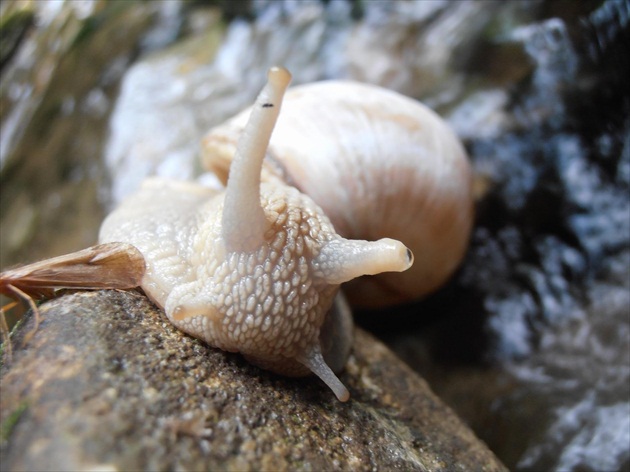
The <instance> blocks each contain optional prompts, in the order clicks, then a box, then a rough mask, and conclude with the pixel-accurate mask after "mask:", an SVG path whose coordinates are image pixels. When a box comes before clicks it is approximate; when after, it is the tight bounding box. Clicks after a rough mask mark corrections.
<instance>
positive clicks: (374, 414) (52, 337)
mask: <svg viewBox="0 0 630 472" xmlns="http://www.w3.org/2000/svg"><path fill="white" fill-rule="evenodd" d="M40 310H41V316H42V323H41V325H40V327H39V329H38V331H37V332H36V333H35V335H34V336H33V337H32V339H31V340H30V341H29V342H28V343H27V344H26V346H23V338H24V334H25V333H26V332H28V331H29V329H30V327H31V325H32V317H30V316H29V317H27V319H28V320H29V321H28V322H26V323H23V324H22V325H21V326H20V327H18V328H17V329H16V331H15V333H14V335H13V343H14V348H15V349H14V356H13V361H12V363H11V364H10V365H6V366H3V375H2V379H1V384H0V386H1V388H2V400H1V406H2V434H3V437H2V446H1V449H0V453H1V459H2V469H3V470H79V469H81V470H96V469H99V470H141V469H144V470H216V469H226V470H393V469H401V470H432V471H435V470H440V471H442V470H444V471H451V470H453V471H455V470H487V471H498V470H505V468H504V466H503V465H501V464H500V462H499V461H498V460H497V459H496V458H495V456H494V455H493V454H492V453H491V452H490V451H489V450H488V449H487V448H486V446H485V445H484V444H483V443H482V442H481V441H479V440H478V439H477V438H476V437H475V436H474V434H473V433H472V432H471V431H470V430H469V429H468V427H466V426H465V425H464V424H463V423H462V422H461V421H460V420H459V419H458V418H457V417H456V416H455V414H454V413H453V412H452V411H451V410H450V409H449V408H448V407H447V406H445V405H444V404H443V403H442V402H441V401H440V400H439V399H438V398H437V397H436V396H435V395H434V394H433V393H432V392H431V390H430V389H429V387H428V385H427V384H426V382H425V381H424V380H422V379H421V378H420V377H418V376H417V374H415V373H414V372H413V371H412V370H411V369H409V368H408V367H407V366H406V365H404V364H403V363H402V362H401V361H400V360H398V358H396V357H395V356H394V355H393V354H392V353H391V352H390V351H389V350H388V349H387V348H386V347H385V346H384V345H383V344H381V343H380V342H379V341H377V340H375V339H374V338H373V337H371V336H370V335H368V334H366V333H365V332H364V331H361V330H357V333H356V341H355V346H354V350H353V353H352V355H351V357H350V360H349V362H348V364H347V366H346V370H345V372H344V373H343V374H342V376H341V379H342V380H343V382H344V383H345V384H346V385H347V386H348V388H349V389H350V391H351V394H352V397H351V399H350V401H349V402H347V403H340V402H339V401H337V400H336V398H335V397H334V395H333V394H332V393H331V392H330V391H329V390H328V388H327V387H326V386H325V385H324V384H323V383H322V382H320V381H319V380H318V379H317V378H315V377H309V378H302V379H289V378H284V377H280V376H277V375H274V374H271V373H268V372H265V371H262V370H260V369H258V368H256V367H254V366H252V365H250V364H248V363H247V362H246V361H245V360H244V359H243V358H242V357H241V356H240V355H238V354H230V353H225V352H223V351H220V350H217V349H213V348H210V347H208V346H207V345H205V344H203V343H202V342H200V341H197V340H196V339H193V338H190V337H188V336H186V335H185V334H183V333H181V332H180V331H178V330H177V329H175V328H174V327H173V326H172V325H171V324H170V323H169V322H168V321H167V320H166V318H165V317H164V316H163V314H162V313H161V312H160V311H159V310H157V309H156V308H155V307H154V306H153V305H152V304H151V303H150V302H149V301H148V300H147V299H146V298H145V297H144V296H143V295H141V294H139V293H137V292H121V291H102V292H91V293H89V292H82V293H76V294H71V295H66V296H63V297H61V298H58V299H55V300H52V301H49V302H47V303H45V304H43V305H42V306H41V307H40Z"/></svg>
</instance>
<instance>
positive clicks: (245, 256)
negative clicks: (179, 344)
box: [99, 68, 413, 401]
mask: <svg viewBox="0 0 630 472" xmlns="http://www.w3.org/2000/svg"><path fill="white" fill-rule="evenodd" d="M268 78H269V82H268V83H267V85H266V86H265V88H264V89H263V90H262V92H261V93H260V95H259V96H258V98H257V100H256V103H255V105H254V107H253V108H252V110H251V113H250V117H249V120H248V122H247V123H246V124H245V125H244V128H243V133H242V136H241V138H240V139H239V141H238V144H237V145H236V146H235V147H234V158H233V159H232V158H231V157H230V162H231V164H230V166H231V167H230V177H229V179H228V181H227V188H226V190H225V192H217V191H215V190H210V189H207V188H204V187H202V186H200V185H197V184H194V183H189V182H176V181H169V180H164V179H150V180H148V181H146V182H145V183H144V184H143V186H142V188H141V189H140V191H139V192H138V193H137V194H135V195H133V196H131V197H130V198H129V199H128V200H126V201H125V202H123V204H122V205H121V206H120V207H119V208H118V209H116V210H115V211H114V212H113V213H112V214H110V215H109V216H108V217H107V218H106V220H105V221H104V222H103V225H102V227H101V232H100V238H99V239H100V240H101V242H112V241H120V242H127V243H130V244H133V245H134V246H135V247H137V248H138V249H139V250H140V252H141V253H142V255H143V256H144V259H145V262H146V266H147V267H146V272H145V275H144V278H143V280H142V288H143V289H144V291H145V292H146V293H147V295H148V296H149V297H150V298H151V299H152V300H153V301H154V302H155V303H156V304H157V305H159V306H160V307H162V308H163V309H164V311H165V313H166V315H167V317H168V318H169V320H170V321H171V322H172V323H173V324H174V325H175V326H177V327H178V328H179V329H181V330H182V331H185V332H187V333H189V334H191V335H193V336H196V337H198V338H201V339H203V340H204V341H206V342H208V343H209V344H210V345H212V346H215V347H218V348H221V349H224V350H226V351H232V352H240V353H242V354H243V355H244V356H245V358H247V359H248V360H250V361H251V362H252V363H254V364H256V365H258V366H260V367H262V368H265V369H269V370H272V371H274V372H277V373H280V374H284V375H290V376H301V375H306V374H308V373H310V372H313V373H315V374H316V375H318V376H319V377H320V378H321V379H322V380H324V382H326V383H327V384H328V386H329V387H330V388H331V389H332V390H333V392H334V393H335V394H336V396H337V397H338V398H339V399H340V400H342V401H345V400H347V399H348V397H349V393H348V391H347V389H346V388H345V386H344V385H343V384H342V383H341V382H340V381H339V379H338V378H337V377H336V376H335V374H334V373H333V370H331V367H332V369H335V370H338V369H340V368H341V367H342V366H343V364H344V363H345V360H346V358H347V356H348V353H349V347H350V343H351V334H352V324H351V318H350V315H349V310H348V308H347V306H346V305H345V303H344V301H343V299H341V298H339V297H337V298H335V297H336V295H337V292H338V288H339V284H341V283H343V282H346V281H348V280H351V279H353V278H355V277H358V276H361V275H365V274H376V273H380V272H383V271H403V270H406V269H408V268H409V267H410V266H411V264H412V262H413V256H412V253H411V252H410V251H409V249H407V248H406V247H405V246H404V245H403V244H402V243H400V242H399V241H395V240H393V239H387V238H385V239H380V240H378V241H373V242H369V241H364V240H351V239H345V238H343V237H341V236H339V235H338V234H337V233H336V232H335V229H334V227H333V225H332V224H331V222H330V220H329V219H328V217H327V216H326V215H325V213H324V212H323V211H322V209H321V208H320V207H319V206H318V205H317V204H316V203H315V202H313V200H312V199H311V198H310V197H309V196H307V195H305V194H303V193H301V192H300V191H299V190H297V189H296V188H295V187H293V186H290V185H287V184H285V183H283V182H282V181H281V180H280V179H277V178H271V177H269V178H266V181H265V182H262V183H261V172H262V166H263V158H264V156H265V154H266V152H267V145H268V143H269V139H270V136H271V133H272V130H273V128H274V125H275V123H276V120H277V117H278V113H279V111H280V105H281V101H282V97H283V95H284V91H285V89H286V87H287V86H288V83H289V81H290V74H289V73H288V72H287V71H286V70H284V69H281V68H272V69H271V70H270V72H269V75H268Z"/></svg>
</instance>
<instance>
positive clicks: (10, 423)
mask: <svg viewBox="0 0 630 472" xmlns="http://www.w3.org/2000/svg"><path fill="white" fill-rule="evenodd" d="M27 408H28V402H26V401H22V402H20V403H19V404H18V406H17V407H16V408H15V410H13V411H12V412H11V413H10V414H9V416H7V417H6V419H5V420H4V421H3V422H2V425H0V440H1V441H2V442H5V441H7V440H8V439H9V436H11V433H12V432H13V429H14V428H15V425H16V424H18V421H20V418H21V417H22V414H23V413H24V412H25V411H26V410H27Z"/></svg>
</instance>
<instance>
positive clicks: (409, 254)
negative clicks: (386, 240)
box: [407, 248, 413, 264]
mask: <svg viewBox="0 0 630 472" xmlns="http://www.w3.org/2000/svg"><path fill="white" fill-rule="evenodd" d="M407 260H408V261H409V263H410V264H413V252H411V249H409V248H407Z"/></svg>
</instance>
